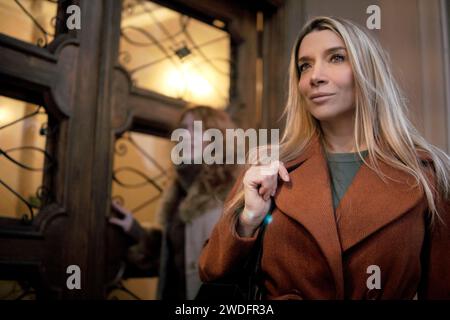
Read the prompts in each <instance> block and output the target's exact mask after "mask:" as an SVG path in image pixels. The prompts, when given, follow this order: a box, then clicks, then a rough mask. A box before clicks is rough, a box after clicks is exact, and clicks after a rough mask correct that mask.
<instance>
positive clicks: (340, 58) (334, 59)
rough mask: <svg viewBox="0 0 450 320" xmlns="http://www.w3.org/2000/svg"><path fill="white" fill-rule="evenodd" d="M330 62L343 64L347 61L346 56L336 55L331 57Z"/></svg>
mask: <svg viewBox="0 0 450 320" xmlns="http://www.w3.org/2000/svg"><path fill="white" fill-rule="evenodd" d="M330 61H331V62H334V63H339V62H343V61H345V56H344V55H342V54H338V53H336V54H333V55H332V56H331V59H330Z"/></svg>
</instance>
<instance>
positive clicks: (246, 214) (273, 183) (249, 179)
mask: <svg viewBox="0 0 450 320" xmlns="http://www.w3.org/2000/svg"><path fill="white" fill-rule="evenodd" d="M278 176H280V177H281V179H282V180H283V181H286V182H289V174H288V172H287V170H286V168H285V167H284V165H283V163H281V162H280V161H273V162H271V163H270V164H268V165H258V166H252V167H250V168H249V169H248V170H247V171H246V172H245V175H244V179H243V184H244V199H245V206H244V210H243V211H242V212H241V214H240V215H239V222H238V228H237V232H238V234H239V235H240V236H244V237H249V236H252V235H253V234H254V232H255V231H256V229H257V228H258V227H259V225H260V224H261V222H262V221H263V219H264V217H265V216H266V214H267V212H268V211H269V209H270V206H271V201H272V198H271V197H273V196H274V195H275V192H276V191H277V186H278Z"/></svg>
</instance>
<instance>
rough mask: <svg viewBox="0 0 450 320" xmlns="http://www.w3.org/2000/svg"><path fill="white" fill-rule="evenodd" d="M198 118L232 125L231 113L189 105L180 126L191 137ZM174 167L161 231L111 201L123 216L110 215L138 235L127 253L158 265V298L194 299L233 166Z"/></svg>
mask: <svg viewBox="0 0 450 320" xmlns="http://www.w3.org/2000/svg"><path fill="white" fill-rule="evenodd" d="M194 121H201V122H202V126H203V130H208V129H210V128H215V129H219V130H220V131H221V132H222V134H223V135H224V136H225V130H226V129H232V128H234V124H233V122H232V121H231V119H230V117H229V116H228V114H227V113H225V112H224V111H221V110H216V109H212V108H210V107H205V106H198V107H194V108H190V109H187V111H185V112H184V113H183V114H182V116H181V120H180V121H179V126H178V128H184V129H187V130H188V131H189V133H190V135H191V137H193V135H194ZM191 141H192V139H191ZM193 147H194V146H193V145H192V150H191V154H192V155H194V152H193ZM223 154H224V157H225V153H223ZM224 160H225V158H224ZM175 170H176V174H175V177H174V179H173V181H172V183H171V185H170V186H169V188H167V189H166V190H165V193H164V199H163V201H162V205H161V207H160V208H161V209H160V211H159V213H158V216H159V217H160V220H161V221H160V222H161V225H162V227H163V232H162V236H161V232H160V231H159V230H158V229H151V230H144V229H143V228H142V227H140V226H139V224H138V223H137V222H136V220H134V219H133V218H132V215H131V213H129V212H127V211H126V210H124V209H123V208H121V207H119V206H117V205H113V206H114V208H115V209H116V210H117V211H119V212H121V213H122V214H123V215H124V217H123V218H122V219H118V218H111V220H110V221H111V223H114V224H117V225H119V226H121V227H122V228H123V229H124V231H125V232H127V233H128V234H129V235H131V236H132V237H133V238H134V239H136V241H138V243H137V244H136V245H134V246H133V247H131V248H130V251H129V255H128V256H129V257H128V260H129V261H130V262H131V263H132V264H133V265H134V266H137V267H138V268H140V269H141V270H145V271H147V272H148V275H149V276H155V275H158V272H157V270H158V269H159V283H158V294H157V297H158V299H167V300H185V299H189V300H191V299H194V298H195V296H196V294H197V291H198V289H199V288H200V285H201V281H200V278H199V274H198V264H197V261H198V258H199V255H200V251H201V249H202V246H203V244H204V242H205V240H206V239H207V238H208V237H209V235H210V232H211V230H212V228H213V226H214V224H215V223H216V222H217V220H218V219H219V216H220V215H221V213H222V211H223V201H224V199H225V196H226V194H227V193H228V192H229V189H230V187H231V184H230V182H232V181H233V180H234V179H235V176H234V166H232V165H221V164H213V165H204V164H201V165H200V164H199V165H196V164H195V165H194V164H181V165H176V166H175ZM161 239H162V240H161ZM160 251H161V255H160Z"/></svg>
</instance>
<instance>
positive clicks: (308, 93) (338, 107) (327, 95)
mask: <svg viewBox="0 0 450 320" xmlns="http://www.w3.org/2000/svg"><path fill="white" fill-rule="evenodd" d="M297 57H298V60H297V61H298V63H297V66H298V70H299V74H300V80H299V83H298V86H299V90H300V93H301V94H302V96H303V97H304V99H305V101H306V107H307V110H308V111H309V112H310V113H311V114H312V115H313V116H314V118H316V119H317V120H319V121H333V120H337V119H342V118H347V117H348V118H349V119H351V118H352V117H353V114H354V110H355V95H354V79H353V73H352V68H351V65H350V62H349V60H348V54H347V50H346V48H345V45H344V42H343V41H342V39H341V38H340V37H339V36H338V35H336V34H335V33H334V32H332V31H330V30H322V31H313V32H311V33H309V34H308V35H306V36H305V37H304V38H303V40H302V42H301V44H300V47H299V50H298V56H297Z"/></svg>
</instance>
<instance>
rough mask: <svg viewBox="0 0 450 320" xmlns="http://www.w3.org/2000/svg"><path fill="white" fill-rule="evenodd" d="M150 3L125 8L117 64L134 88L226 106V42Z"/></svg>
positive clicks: (131, 0)
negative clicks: (122, 68)
mask: <svg viewBox="0 0 450 320" xmlns="http://www.w3.org/2000/svg"><path fill="white" fill-rule="evenodd" d="M215 25H216V26H217V27H214V26H211V25H209V24H206V23H203V22H201V21H199V20H196V19H193V18H191V17H188V16H186V15H182V14H180V13H178V12H176V11H174V10H170V9H168V8H165V7H162V6H159V5H157V4H155V3H152V2H150V1H138V0H125V1H124V2H123V10H122V22H121V38H120V53H119V60H120V62H121V64H122V65H123V66H124V67H125V68H126V69H127V71H128V72H129V73H130V75H131V77H132V79H133V82H134V84H135V86H138V87H141V88H145V89H148V90H151V91H156V92H158V93H161V94H163V95H167V96H170V97H174V98H180V99H183V100H185V101H189V102H192V103H195V104H205V105H210V106H212V107H217V108H224V107H226V105H227V104H228V101H229V88H230V36H229V34H228V33H227V32H226V31H224V30H223V29H221V28H223V27H224V23H223V22H221V21H216V22H215Z"/></svg>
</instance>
